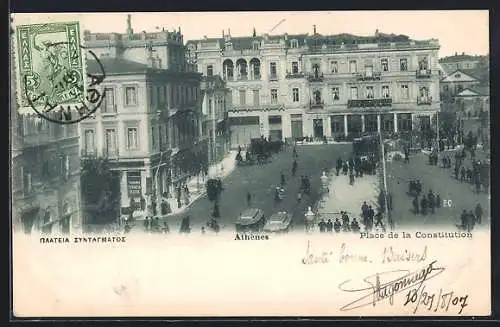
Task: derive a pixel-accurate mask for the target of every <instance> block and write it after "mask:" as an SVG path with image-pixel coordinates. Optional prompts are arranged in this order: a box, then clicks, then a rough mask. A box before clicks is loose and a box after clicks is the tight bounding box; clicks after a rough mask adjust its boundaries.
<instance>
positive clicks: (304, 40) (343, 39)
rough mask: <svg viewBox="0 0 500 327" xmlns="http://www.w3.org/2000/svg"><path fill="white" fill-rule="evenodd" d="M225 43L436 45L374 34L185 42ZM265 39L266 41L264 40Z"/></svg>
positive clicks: (239, 47)
mask: <svg viewBox="0 0 500 327" xmlns="http://www.w3.org/2000/svg"><path fill="white" fill-rule="evenodd" d="M226 38H227V42H231V43H232V44H233V49H234V50H243V49H251V48H252V44H253V42H255V41H258V42H260V41H262V40H264V41H266V42H269V43H279V42H280V41H281V40H287V41H291V40H297V41H298V43H299V46H303V45H305V44H307V45H308V46H309V47H312V48H315V47H322V46H324V45H326V46H327V47H328V46H330V47H332V46H333V47H340V46H341V45H345V46H346V47H347V48H349V46H350V45H360V44H390V43H396V44H404V45H410V43H412V42H413V44H414V45H438V43H437V40H435V39H431V40H425V41H417V40H412V39H410V38H409V37H408V36H406V35H401V34H400V35H397V34H384V33H378V32H377V33H376V34H375V35H371V36H359V35H353V34H347V33H343V34H335V35H321V34H318V33H316V34H312V35H309V34H291V35H288V34H280V35H255V36H237V37H233V36H228V35H225V36H222V37H218V38H207V37H205V38H203V39H198V40H189V41H187V42H186V46H187V45H189V44H196V43H199V42H201V43H215V42H219V43H220V44H221V45H222V44H224V43H226ZM266 39H267V40H266Z"/></svg>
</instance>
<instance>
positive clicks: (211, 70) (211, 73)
mask: <svg viewBox="0 0 500 327" xmlns="http://www.w3.org/2000/svg"><path fill="white" fill-rule="evenodd" d="M207 76H214V66H212V65H208V66H207Z"/></svg>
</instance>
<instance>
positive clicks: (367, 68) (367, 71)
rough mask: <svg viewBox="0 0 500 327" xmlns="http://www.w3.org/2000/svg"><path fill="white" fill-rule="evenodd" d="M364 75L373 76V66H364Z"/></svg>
mask: <svg viewBox="0 0 500 327" xmlns="http://www.w3.org/2000/svg"><path fill="white" fill-rule="evenodd" d="M365 75H366V76H367V77H372V76H373V66H365Z"/></svg>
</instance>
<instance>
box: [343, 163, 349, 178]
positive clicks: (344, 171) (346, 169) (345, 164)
mask: <svg viewBox="0 0 500 327" xmlns="http://www.w3.org/2000/svg"><path fill="white" fill-rule="evenodd" d="M348 170H349V167H348V166H347V161H344V164H343V165H342V173H343V174H344V175H347V172H348Z"/></svg>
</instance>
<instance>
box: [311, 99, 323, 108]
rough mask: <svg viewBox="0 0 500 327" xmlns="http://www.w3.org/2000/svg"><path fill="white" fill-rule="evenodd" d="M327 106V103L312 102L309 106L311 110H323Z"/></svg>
mask: <svg viewBox="0 0 500 327" xmlns="http://www.w3.org/2000/svg"><path fill="white" fill-rule="evenodd" d="M324 106H325V101H323V100H321V101H311V103H310V104H309V107H310V108H311V109H322V108H323V107H324Z"/></svg>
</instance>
